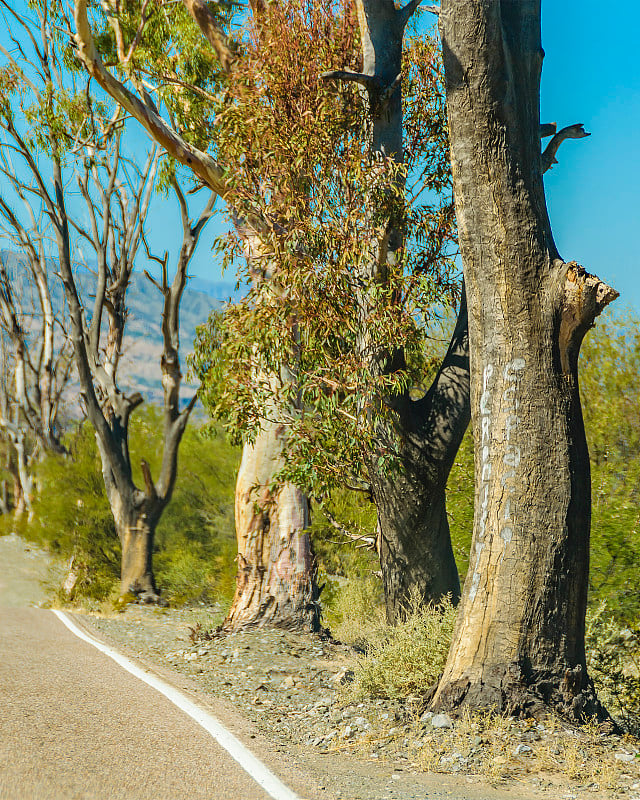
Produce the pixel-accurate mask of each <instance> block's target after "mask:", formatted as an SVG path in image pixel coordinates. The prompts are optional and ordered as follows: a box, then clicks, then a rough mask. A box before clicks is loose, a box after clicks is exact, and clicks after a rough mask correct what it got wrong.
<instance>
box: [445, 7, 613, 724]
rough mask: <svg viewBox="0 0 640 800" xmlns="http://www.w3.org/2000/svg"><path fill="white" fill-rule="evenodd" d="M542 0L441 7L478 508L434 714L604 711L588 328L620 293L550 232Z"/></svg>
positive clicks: (552, 147) (557, 139)
mask: <svg viewBox="0 0 640 800" xmlns="http://www.w3.org/2000/svg"><path fill="white" fill-rule="evenodd" d="M540 14H541V11H540V3H539V2H538V1H537V0H518V2H498V1H497V0H482V2H476V1H475V0H457V1H456V2H455V3H454V2H451V0H444V2H443V3H442V6H441V10H440V30H441V36H442V47H443V53H444V65H445V81H446V93H447V108H448V118H449V131H450V142H451V161H452V168H453V176H454V181H453V182H454V194H455V202H456V214H457V217H458V225H459V231H460V249H461V254H462V259H463V264H464V274H465V280H466V288H467V300H468V304H469V337H470V349H471V364H472V375H471V400H472V409H473V414H474V436H475V465H476V466H475V470H476V474H475V481H476V501H475V520H474V537H473V545H472V556H471V564H470V569H469V574H468V577H467V580H466V582H465V587H464V593H463V597H462V604H461V611H460V616H459V620H458V623H457V627H456V631H455V633H454V638H453V643H452V646H451V650H450V653H449V658H448V661H447V664H446V667H445V671H444V675H443V677H442V679H441V681H440V684H439V687H438V690H437V693H436V695H435V698H434V701H433V705H434V707H436V708H442V707H449V708H454V709H455V708H459V707H460V706H462V705H466V706H471V707H483V708H486V707H494V708H497V709H505V710H507V711H508V712H509V713H514V714H528V713H534V712H536V711H537V710H539V709H541V708H545V707H549V706H550V707H553V708H555V709H558V710H559V711H562V712H565V713H567V714H569V715H570V716H572V717H573V718H575V719H583V718H584V716H585V715H593V714H601V713H602V711H601V709H600V707H599V705H598V702H597V699H596V698H595V695H594V692H593V689H592V684H591V682H590V680H589V677H588V675H587V671H586V663H585V652H584V619H585V608H586V600H587V579H588V568H589V523H590V477H589V455H588V450H587V443H586V439H585V434H584V425H583V421H582V413H581V409H580V397H579V392H578V354H579V350H580V345H581V342H582V339H583V337H584V335H585V333H586V332H587V331H588V329H589V328H590V327H592V325H593V323H594V320H595V318H596V317H597V316H598V314H599V313H600V312H601V311H602V309H603V308H604V307H605V306H606V305H607V304H608V303H609V302H611V301H612V300H613V299H615V297H616V296H617V295H616V292H615V291H614V290H612V289H611V288H609V287H608V286H606V285H605V284H604V283H602V282H601V281H600V280H599V279H597V278H595V277H594V276H591V275H589V274H588V273H587V272H586V271H585V270H584V269H583V268H582V267H581V266H579V265H578V264H576V263H575V262H568V263H567V262H564V261H563V260H562V258H561V257H560V255H559V253H558V251H557V249H556V246H555V244H554V241H553V236H552V233H551V226H550V222H549V219H548V215H547V210H546V205H545V197H544V187H543V180H542V174H543V171H544V169H545V166H549V165H550V164H551V163H553V161H554V158H555V154H556V152H557V149H558V146H559V144H560V143H561V142H562V140H563V139H565V138H569V137H572V138H577V137H582V136H584V135H586V134H585V132H584V129H583V128H582V126H580V125H576V126H570V127H569V128H565V129H563V130H561V131H559V132H558V133H555V135H554V136H553V138H552V139H551V142H550V144H549V145H548V147H547V148H546V149H545V151H544V153H542V154H541V152H540V135H541V133H542V134H543V135H544V134H548V133H551V132H552V130H550V129H549V126H543V128H542V129H541V126H540V119H539V96H540V94H539V93H540V74H541V67H542V57H543V50H542V46H541V34H540Z"/></svg>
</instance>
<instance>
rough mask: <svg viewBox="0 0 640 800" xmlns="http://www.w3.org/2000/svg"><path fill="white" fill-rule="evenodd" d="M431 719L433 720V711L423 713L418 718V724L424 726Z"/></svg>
mask: <svg viewBox="0 0 640 800" xmlns="http://www.w3.org/2000/svg"><path fill="white" fill-rule="evenodd" d="M432 719H433V711H425V712H424V714H423V715H422V716H421V717H420V722H421V723H422V724H423V725H426V723H427V722H429V721H430V720H432Z"/></svg>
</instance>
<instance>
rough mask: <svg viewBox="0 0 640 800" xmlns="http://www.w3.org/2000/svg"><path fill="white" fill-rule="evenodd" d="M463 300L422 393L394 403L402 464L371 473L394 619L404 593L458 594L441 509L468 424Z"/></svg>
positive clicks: (433, 597)
mask: <svg viewBox="0 0 640 800" xmlns="http://www.w3.org/2000/svg"><path fill="white" fill-rule="evenodd" d="M468 348H469V343H468V335H467V306H466V299H465V294H464V289H463V293H462V299H461V305H460V312H459V314H458V320H457V322H456V327H455V330H454V333H453V336H452V338H451V343H450V345H449V350H448V352H447V354H446V356H445V358H444V360H443V362H442V366H441V368H440V370H439V372H438V374H437V376H436V378H435V380H434V381H433V384H432V385H431V387H430V389H429V391H428V392H427V394H426V395H425V396H424V397H422V398H421V399H420V400H416V401H414V400H411V399H410V398H409V397H408V396H405V397H403V398H402V400H401V402H400V403H399V404H398V408H397V412H398V427H399V433H400V436H399V439H400V442H401V448H400V459H401V463H402V470H401V471H400V472H394V473H393V474H392V475H390V476H388V478H385V476H384V475H380V474H377V475H375V477H374V496H375V500H376V507H377V510H378V537H379V539H378V549H379V553H380V564H381V567H382V577H383V583H384V591H385V601H386V610H387V619H388V620H389V621H390V622H394V621H395V620H396V619H397V616H398V614H399V613H400V612H401V610H402V607H403V606H404V605H405V604H406V602H407V600H408V599H409V596H410V593H411V592H412V591H414V592H415V591H416V590H417V591H418V592H419V593H420V596H421V598H422V601H423V602H425V603H428V602H438V601H439V600H441V599H442V598H443V597H445V596H447V595H448V596H449V597H450V598H451V600H452V601H453V602H454V603H457V602H458V600H459V599H460V581H459V578H458V570H457V567H456V562H455V558H454V555H453V549H452V547H451V538H450V535H449V520H448V517H447V509H446V498H445V492H446V486H447V480H448V477H449V472H450V471H451V467H452V466H453V462H454V459H455V456H456V453H457V452H458V448H459V447H460V442H461V441H462V437H463V436H464V433H465V431H466V429H467V425H468V424H469V417H470V402H469V349H468Z"/></svg>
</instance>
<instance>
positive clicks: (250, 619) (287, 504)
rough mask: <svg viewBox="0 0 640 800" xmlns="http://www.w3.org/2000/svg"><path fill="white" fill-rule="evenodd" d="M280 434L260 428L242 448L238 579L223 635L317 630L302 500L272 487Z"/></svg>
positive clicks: (280, 429) (275, 428) (292, 491)
mask: <svg viewBox="0 0 640 800" xmlns="http://www.w3.org/2000/svg"><path fill="white" fill-rule="evenodd" d="M284 435H285V428H284V426H282V425H277V424H275V423H265V424H264V425H263V427H262V429H261V430H260V432H259V434H258V436H257V438H256V441H255V443H254V444H245V446H244V450H243V453H242V462H241V464H240V469H239V471H238V481H237V484H236V535H237V539H238V574H237V578H236V592H235V596H234V598H233V603H232V605H231V608H230V610H229V614H228V616H227V619H226V620H225V622H224V624H223V628H225V629H226V630H240V629H242V628H247V627H261V626H275V627H283V628H294V629H295V628H298V629H303V630H304V629H306V630H317V629H318V627H319V614H318V610H319V608H318V603H317V599H318V592H317V589H316V584H315V580H314V579H315V570H314V568H313V556H312V552H311V541H310V537H309V533H308V531H307V528H308V525H309V503H308V500H307V498H306V496H305V495H304V494H303V492H301V491H300V490H299V489H298V488H297V487H295V486H293V485H292V484H290V483H285V484H282V485H277V486H274V487H272V486H271V484H272V483H273V481H274V478H275V476H276V474H277V473H278V471H279V470H280V469H281V468H282V449H283V438H282V437H283V436H284Z"/></svg>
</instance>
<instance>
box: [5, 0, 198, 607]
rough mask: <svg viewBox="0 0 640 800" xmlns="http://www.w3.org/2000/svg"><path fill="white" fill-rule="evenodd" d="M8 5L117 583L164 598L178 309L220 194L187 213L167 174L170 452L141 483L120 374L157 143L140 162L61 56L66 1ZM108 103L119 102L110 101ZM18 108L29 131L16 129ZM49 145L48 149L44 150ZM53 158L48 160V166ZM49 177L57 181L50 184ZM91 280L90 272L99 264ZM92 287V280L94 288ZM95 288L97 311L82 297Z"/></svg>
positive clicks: (32, 162)
mask: <svg viewBox="0 0 640 800" xmlns="http://www.w3.org/2000/svg"><path fill="white" fill-rule="evenodd" d="M3 6H4V7H5V8H6V9H7V11H8V13H10V14H11V15H12V17H13V19H14V21H15V22H17V23H18V24H19V25H20V26H21V27H22V31H23V34H24V37H25V40H26V44H25V47H29V48H30V50H29V52H30V58H31V59H32V60H31V61H30V60H29V57H28V56H27V55H25V49H24V47H21V46H20V45H18V51H19V52H20V54H21V56H22V60H23V62H24V63H23V64H19V63H18V62H17V61H16V60H15V59H14V58H13V57H11V56H10V55H9V54H6V55H7V56H8V65H7V67H6V68H5V72H4V78H5V83H6V85H7V87H8V88H10V89H11V90H12V98H11V99H13V101H14V103H15V104H16V106H17V107H18V108H19V110H20V115H18V114H17V113H16V111H15V109H14V107H12V105H11V104H10V102H8V101H5V104H4V107H3V111H4V124H5V130H6V131H7V133H8V135H9V136H10V137H11V148H12V152H13V154H14V155H17V156H19V157H20V158H21V160H22V163H23V169H24V171H25V174H26V175H27V176H28V177H27V178H26V179H25V181H28V183H25V185H24V187H23V191H24V192H25V193H26V192H28V193H29V195H30V197H31V198H32V201H33V205H34V207H36V205H37V204H40V205H39V207H37V208H36V211H35V212H34V213H35V218H36V219H37V217H38V216H39V215H40V214H41V215H42V217H43V218H45V219H46V220H47V221H48V224H49V225H50V226H51V228H52V230H53V232H54V236H55V241H56V245H57V256H58V258H57V261H58V264H57V265H58V269H59V271H60V277H61V281H62V284H63V287H64V295H65V298H66V302H67V305H68V309H69V320H68V326H69V333H70V336H71V337H72V340H73V346H74V357H75V366H76V370H77V374H78V380H79V383H80V392H81V397H82V400H83V403H84V409H85V412H86V414H87V416H88V418H89V420H90V422H91V424H92V426H93V427H94V429H95V433H96V439H97V443H98V449H99V451H100V456H101V459H102V468H103V477H104V482H105V488H106V492H107V497H108V499H109V503H110V506H111V510H112V513H113V516H114V520H115V525H116V531H117V534H118V537H119V539H120V542H121V545H122V570H121V590H122V592H123V593H126V592H132V593H134V594H135V595H137V596H138V597H140V598H141V599H143V600H147V601H154V600H157V599H158V594H157V591H156V587H155V581H154V577H153V570H152V552H153V536H154V531H155V527H156V525H157V523H158V520H159V518H160V516H161V514H162V512H163V510H164V509H165V507H166V505H167V503H168V502H169V500H170V499H171V494H172V491H173V486H174V483H175V476H176V470H177V457H178V448H179V445H180V440H181V438H182V434H183V433H184V429H185V426H186V424H187V421H188V418H189V414H190V413H191V410H192V409H193V406H194V403H195V400H196V398H195V396H194V397H193V398H192V399H191V401H190V402H189V403H188V404H187V406H186V407H185V408H184V409H181V408H180V397H179V393H180V382H181V373H180V360H179V309H180V300H181V298H182V293H183V290H184V286H185V283H186V279H187V268H188V264H189V262H190V259H191V257H192V255H193V253H194V251H195V248H196V246H197V243H198V240H199V237H200V234H201V232H202V230H203V228H204V226H205V225H206V223H207V221H208V220H209V219H210V217H211V213H212V209H213V198H211V199H210V201H209V202H208V203H207V205H206V206H205V208H204V210H203V212H202V213H201V214H200V216H199V218H198V219H197V220H191V219H190V217H189V213H188V209H187V203H186V199H185V197H184V194H183V192H182V190H181V188H180V186H179V183H178V181H177V179H176V178H175V175H174V174H173V172H172V171H171V169H169V170H168V172H167V175H166V177H167V180H168V182H169V184H170V185H171V187H172V189H173V191H174V193H175V195H176V198H177V202H178V205H179V208H180V217H181V223H182V232H183V237H182V246H181V249H180V254H179V257H178V263H177V265H176V270H175V275H174V278H173V280H172V281H171V282H170V281H169V270H168V263H167V262H168V256H167V255H166V254H165V256H164V257H162V258H160V257H154V256H151V254H150V257H153V258H155V259H156V260H157V261H159V262H160V266H161V278H160V280H159V281H156V280H155V279H152V280H153V282H154V283H155V284H156V286H157V288H158V289H159V291H161V292H162V294H163V297H164V303H163V311H162V321H161V330H162V337H163V352H162V357H161V371H162V385H163V390H164V419H163V459H162V467H161V469H160V474H159V476H158V478H157V480H155V481H154V479H153V477H152V474H151V470H150V468H149V467H148V464H147V462H146V461H143V462H142V472H143V478H144V489H140V488H138V486H137V485H136V484H135V482H134V480H133V476H132V468H131V459H130V454H129V446H128V427H129V421H130V417H131V414H132V413H133V411H134V410H135V409H136V408H137V407H138V406H139V405H140V404H141V403H142V402H143V397H142V395H141V394H140V393H139V392H135V393H133V394H131V395H128V394H126V393H125V392H124V391H123V390H122V389H121V387H120V386H119V384H118V365H119V362H120V357H121V354H122V348H123V342H124V336H125V325H126V317H127V309H126V292H127V287H128V285H129V283H130V280H131V275H132V271H133V267H134V260H135V257H136V254H137V252H138V250H139V248H140V246H141V244H142V243H143V241H144V242H145V243H146V240H145V238H144V221H145V218H146V214H147V211H148V207H149V203H150V199H151V196H152V192H153V186H154V176H155V172H156V168H157V163H158V153H157V150H156V151H153V152H151V153H150V154H149V156H148V158H147V160H146V164H145V165H144V166H143V167H142V168H139V167H137V166H136V165H135V164H134V163H133V162H132V161H131V160H129V159H127V158H125V156H124V153H123V151H122V136H123V134H122V120H121V118H120V113H119V110H116V113H115V114H114V115H112V116H109V113H108V112H109V109H108V108H107V107H106V106H105V105H104V104H101V103H98V102H96V101H94V100H93V99H92V98H91V95H90V94H89V93H88V92H87V91H86V86H78V85H77V75H75V74H74V73H73V72H71V71H69V70H68V69H67V68H66V66H65V63H64V61H65V58H67V55H68V54H66V53H65V51H64V49H63V48H62V47H61V43H60V41H59V40H58V39H57V38H56V37H55V36H54V37H52V35H51V30H52V25H53V27H54V28H55V29H57V28H58V27H59V26H64V24H65V23H66V20H65V17H64V14H63V13H62V11H61V9H59V8H58V7H57V6H54V7H53V8H52V9H50V8H49V7H48V6H47V5H46V4H43V5H42V6H41V7H35V8H34V10H33V14H34V16H33V17H31V15H30V14H25V15H24V16H22V15H20V14H18V13H16V12H15V11H13V10H12V9H11V8H10V6H9V5H8V3H4V2H3ZM111 111H112V110H111ZM21 118H26V119H27V120H28V121H30V122H31V124H32V132H30V133H27V134H25V133H23V132H22V131H21V130H20V125H21V122H22V119H21ZM45 155H46V158H45ZM45 170H46V171H45ZM70 176H73V177H75V178H76V181H77V185H78V189H79V194H80V197H81V198H82V201H83V202H84V206H85V213H86V218H87V219H88V223H87V225H86V227H85V225H84V224H83V222H82V217H81V216H80V215H77V216H76V215H74V214H73V213H71V212H70V211H69V209H68V205H67V201H68V189H67V186H68V180H69V177H70ZM49 177H50V178H51V181H52V183H53V191H51V190H50V189H48V188H47V178H49ZM87 246H88V247H89V248H90V252H91V253H92V254H93V255H94V256H95V263H92V262H91V261H90V260H89V261H88V262H87V263H86V265H85V270H84V272H83V271H80V275H81V277H78V270H76V269H75V266H76V265H75V263H74V257H79V256H80V253H81V252H83V251H82V248H87ZM92 273H93V274H94V275H95V280H91V278H90V276H91V274H92ZM149 277H150V276H149ZM88 287H90V288H88ZM89 296H90V297H91V298H92V303H91V311H90V312H89V311H88V309H87V306H86V301H87V300H88V297H89Z"/></svg>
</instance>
